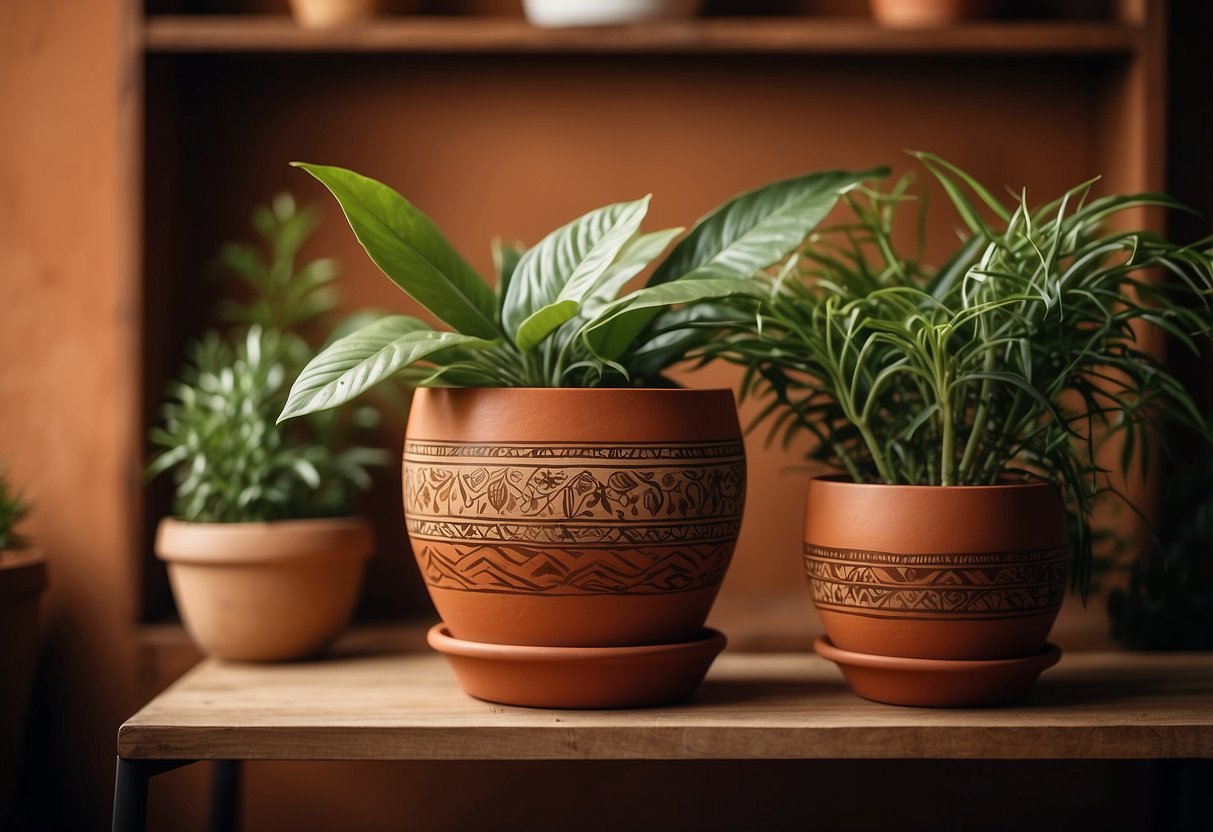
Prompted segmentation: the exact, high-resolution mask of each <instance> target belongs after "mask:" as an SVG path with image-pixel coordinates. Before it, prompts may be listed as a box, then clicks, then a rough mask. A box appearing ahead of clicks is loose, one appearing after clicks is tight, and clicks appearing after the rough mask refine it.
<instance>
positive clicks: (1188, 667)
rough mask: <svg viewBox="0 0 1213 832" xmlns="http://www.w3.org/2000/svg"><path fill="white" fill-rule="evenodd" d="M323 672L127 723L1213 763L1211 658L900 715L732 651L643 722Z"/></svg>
mask: <svg viewBox="0 0 1213 832" xmlns="http://www.w3.org/2000/svg"><path fill="white" fill-rule="evenodd" d="M401 649H402V648H401V646H400V644H399V643H397V644H393V645H392V646H391V648H390V650H391V652H375V651H374V650H369V651H368V650H367V649H366V648H363V649H358V650H347V651H346V652H345V653H344V654H342V653H338V654H337V655H335V656H334V657H333V658H332V659H331V660H328V661H325V662H312V663H299V664H285V665H277V666H271V665H263V666H257V665H242V664H224V663H221V662H216V661H209V660H208V661H205V662H203V663H201V664H200V665H198V666H197V667H196V668H195V669H193V670H192V671H190V672H189V673H187V674H186V675H185V676H184V677H182V678H181V679H180V680H179V681H178V682H177V683H176V684H174V685H173V686H171V687H170V688H169V689H168V690H166V691H165V692H164V693H163V694H161V695H160V696H158V697H156V698H155V699H154V700H152V701H151V702H150V703H149V704H148V705H147V706H146V707H144V708H143V709H142V710H141V711H140V712H139V713H137V714H136V715H135V716H133V717H132V718H131V719H129V720H128V721H127V722H126V724H124V725H123V726H122V728H121V729H120V731H119V735H118V754H119V756H121V757H123V758H125V759H134V760H173V759H176V760H223V759H238V760H759V759H762V760H807V759H868V760H874V759H887V760H895V759H971V760H978V759H988V760H994V759H1002V760H1045V759H1054V760H1064V759H1069V760H1097V759H1103V760H1112V759H1122V760H1123V759H1139V760H1150V759H1203V758H1211V757H1213V707H1210V706H1211V705H1213V657H1210V655H1209V654H1170V655H1160V654H1129V653H1124V652H1118V651H1107V652H1103V651H1096V652H1078V653H1073V654H1071V655H1068V656H1066V657H1064V658H1063V660H1062V663H1061V664H1060V665H1058V667H1056V668H1054V669H1053V670H1050V671H1048V672H1046V674H1045V675H1044V676H1043V677H1042V679H1041V680H1040V682H1039V683H1038V685H1037V688H1036V690H1035V692H1034V693H1033V694H1032V697H1031V698H1030V699H1029V700H1028V701H1027V702H1025V703H1023V704H1022V705H1018V706H1014V707H1006V708H994V709H978V710H931V709H919V708H900V707H894V706H889V705H880V704H876V703H872V702H866V701H864V700H861V699H859V698H857V697H856V696H855V695H854V694H852V693H851V692H850V691H849V690H848V689H847V687H846V685H845V684H844V682H843V680H842V678H841V674H840V673H839V672H838V670H837V669H836V668H835V667H834V666H833V665H831V664H830V663H828V662H826V661H824V660H823V659H820V658H818V657H816V656H813V655H811V654H807V653H795V654H787V653H780V654H748V653H738V652H735V651H732V650H730V651H726V652H725V653H724V654H723V655H722V656H721V657H720V658H719V659H718V660H717V661H716V664H715V665H714V666H713V668H712V670H711V671H710V673H709V675H708V679H707V681H705V683H704V685H703V687H702V688H701V690H700V692H699V694H698V695H697V696H696V698H695V700H694V701H693V702H691V703H688V704H685V705H677V706H671V707H664V708H652V709H643V710H634V711H555V710H542V709H529V708H516V707H508V706H503V705H495V704H491V703H487V702H481V701H479V700H476V699H472V698H471V697H469V696H467V695H466V694H464V693H463V692H462V691H461V690H460V689H459V687H458V685H457V684H456V682H455V679H454V676H453V674H452V673H451V671H450V669H449V668H448V667H447V665H446V662H445V660H444V659H443V658H442V657H441V656H439V655H437V654H434V653H433V652H430V651H428V650H427V649H425V648H424V647H423V646H421V645H419V644H414V646H411V647H406V648H403V652H401Z"/></svg>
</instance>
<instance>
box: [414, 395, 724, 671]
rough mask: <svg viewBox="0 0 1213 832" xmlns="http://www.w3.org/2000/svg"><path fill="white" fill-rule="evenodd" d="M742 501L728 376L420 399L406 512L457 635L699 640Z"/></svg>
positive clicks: (569, 641) (570, 640)
mask: <svg viewBox="0 0 1213 832" xmlns="http://www.w3.org/2000/svg"><path fill="white" fill-rule="evenodd" d="M744 502H745V455H744V447H743V445H742V442H741V433H740V429H739V427H738V423H737V413H736V408H735V405H734V402H733V395H732V393H731V392H730V391H728V390H625V389H589V390H587V389H577V390H570V389H517V388H515V389H510V388H482V389H423V390H418V391H417V394H416V397H415V398H414V400H413V405H412V411H411V414H410V416H409V424H408V432H407V437H406V440H405V450H404V507H405V517H406V519H407V523H408V532H409V536H410V538H411V541H412V546H413V553H414V554H415V556H416V558H417V563H418V566H419V567H420V569H421V573H422V575H423V576H424V577H425V581H426V584H427V585H428V588H429V592H430V596H431V597H432V599H433V601H434V605H435V606H436V607H437V608H438V613H439V614H440V615H441V616H442V619H443V621H444V622H445V623H446V625H447V627H448V628H449V630H450V635H451V636H453V637H455V638H457V639H462V640H468V641H475V642H490V643H495V644H514V645H533V646H561V647H606V646H627V645H639V644H668V643H673V642H682V641H689V640H693V639H698V638H701V637H702V635H703V624H704V619H705V618H706V617H707V614H708V610H709V608H710V607H711V605H712V602H713V600H714V599H715V597H716V593H717V591H718V590H719V588H720V582H721V580H722V579H723V578H724V574H725V570H726V569H727V567H728V565H729V560H730V559H731V557H732V555H733V547H734V544H735V543H736V541H737V533H738V530H739V529H740V526H741V513H742V508H743V505H744Z"/></svg>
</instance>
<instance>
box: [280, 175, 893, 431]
mask: <svg viewBox="0 0 1213 832" xmlns="http://www.w3.org/2000/svg"><path fill="white" fill-rule="evenodd" d="M300 167H303V168H304V169H305V170H306V171H307V172H308V173H310V174H311V175H312V176H314V177H316V178H317V179H319V180H320V181H321V182H322V183H323V184H324V185H325V186H326V187H327V188H328V189H329V190H330V191H331V192H332V193H333V195H334V196H335V197H336V198H337V200H338V202H339V203H340V204H341V207H342V209H343V210H344V211H345V215H346V218H347V219H348V220H349V223H350V226H351V227H352V228H353V230H354V233H355V235H356V236H357V237H358V240H359V241H360V242H361V243H362V245H363V247H364V248H365V249H366V251H367V253H368V254H369V255H370V257H371V259H372V260H373V261H374V262H375V263H376V265H378V266H379V268H380V269H381V270H382V271H383V272H384V274H386V275H387V276H388V277H389V278H390V279H391V280H392V281H393V282H394V283H396V285H398V286H399V287H400V288H401V289H403V290H404V291H405V292H406V293H408V294H409V295H410V296H411V297H412V298H413V299H414V300H416V301H417V302H418V303H420V304H421V305H422V306H423V307H425V308H426V309H427V310H429V311H430V312H431V313H432V314H433V315H434V316H435V317H436V318H438V319H439V320H441V321H443V322H444V323H446V324H447V325H449V326H450V327H452V330H435V329H434V328H433V327H431V326H430V325H429V324H426V323H424V322H423V321H421V320H419V319H417V318H413V317H409V316H406V315H393V316H388V317H384V318H382V319H381V320H378V321H376V322H374V323H373V324H370V325H369V326H367V327H364V328H362V329H359V330H358V331H356V332H354V333H352V334H350V335H348V336H346V337H344V338H340V339H338V340H336V341H334V342H333V343H332V344H331V345H330V346H329V347H328V348H327V349H325V350H323V351H322V352H321V353H320V354H319V355H318V356H316V358H315V359H314V360H313V361H312V362H311V363H310V364H309V365H308V366H307V367H306V368H305V369H304V370H303V372H302V373H301V374H300V376H299V378H298V379H297V380H296V381H295V384H294V386H293V388H292V390H291V395H290V399H289V401H288V402H287V405H286V408H285V409H284V410H283V413H282V417H281V418H283V419H287V418H290V417H293V416H299V415H302V414H307V413H312V412H315V411H319V410H325V409H328V408H333V407H337V406H338V405H341V404H343V403H345V402H347V401H349V400H350V399H353V398H354V397H356V396H358V395H359V394H361V393H362V392H364V391H365V390H367V389H369V388H371V387H373V386H375V385H377V384H379V383H380V382H383V381H385V380H386V379H389V378H398V379H401V380H403V381H405V382H406V383H408V384H412V385H419V386H425V385H452V386H500V387H562V386H563V387H592V386H643V385H666V384H668V382H665V381H664V379H662V378H661V373H662V371H663V370H665V369H666V368H667V367H669V366H670V365H672V364H674V363H676V362H678V361H681V360H682V359H683V357H684V356H685V355H686V354H687V352H688V351H689V350H691V349H693V348H694V347H696V346H698V345H700V344H702V343H703V342H704V341H706V340H708V339H709V338H710V337H712V332H713V327H714V325H715V323H716V320H715V315H716V314H725V315H727V316H729V317H732V316H733V315H734V314H735V313H734V312H732V311H731V310H729V309H728V308H726V307H720V306H712V305H707V304H705V302H706V301H710V300H718V299H720V298H724V297H728V296H731V295H739V294H740V295H754V294H755V293H757V292H759V291H760V287H759V286H758V285H757V284H755V283H754V282H753V281H751V280H750V277H751V276H752V275H753V274H754V273H755V272H756V271H758V270H761V269H764V268H766V267H768V266H770V265H771V264H772V263H775V262H776V261H779V260H781V259H782V258H783V257H785V256H786V255H787V254H788V253H789V252H791V251H792V250H793V249H795V248H796V247H797V246H798V245H799V244H800V243H801V242H802V241H803V240H804V238H805V236H806V235H807V234H808V233H809V231H811V230H812V229H813V228H814V227H815V226H816V225H817V224H818V223H819V222H821V220H823V219H824V218H825V217H826V215H827V214H829V212H830V211H831V210H832V209H833V207H834V205H835V203H836V202H837V200H838V198H839V196H840V195H841V194H843V193H845V192H846V191H848V190H849V189H851V188H854V187H856V186H857V185H858V184H859V183H861V182H862V181H864V180H865V179H868V178H872V177H874V176H880V175H883V173H884V172H883V171H871V172H867V173H849V172H843V171H831V172H827V173H819V174H812V175H809V176H802V177H799V178H795V179H788V180H784V181H781V182H775V183H773V184H770V185H767V186H765V187H762V188H759V189H757V190H755V191H751V192H749V193H745V194H742V195H740V196H738V197H736V198H734V199H732V200H730V201H728V202H726V203H725V204H724V205H722V206H720V207H719V208H717V209H716V210H715V211H713V212H711V213H710V214H708V215H707V216H705V217H704V218H703V219H701V220H700V221H699V222H698V223H697V224H696V225H695V227H694V228H693V229H692V230H691V231H690V233H689V234H687V235H686V237H685V238H684V239H682V240H681V241H680V242H679V243H678V244H677V245H675V246H674V248H673V249H672V250H671V251H670V253H669V255H668V256H667V257H665V258H664V259H663V260H662V261H661V262H660V263H659V264H657V265H656V267H655V269H654V270H653V272H652V274H651V276H650V277H649V279H648V281H647V283H646V285H645V286H644V287H643V288H639V289H636V290H634V291H630V292H626V293H624V290H625V288H626V287H627V285H628V283H629V282H630V281H631V280H632V279H633V278H635V277H636V276H637V275H639V274H640V273H641V272H642V271H643V270H644V269H645V268H646V267H648V266H649V265H650V264H651V263H653V262H654V261H655V260H657V258H658V257H659V256H660V255H661V254H662V252H663V251H665V249H666V248H667V246H669V245H670V243H671V242H673V240H674V239H675V238H676V237H677V236H678V235H679V234H680V233H681V232H682V229H679V228H669V229H665V230H662V231H654V232H650V233H641V231H640V226H641V223H642V221H643V220H644V217H645V214H646V212H647V211H648V206H649V197H645V198H643V199H640V200H636V201H634V202H620V203H616V204H613V205H608V206H606V207H604V208H599V209H597V210H595V211H591V212H589V213H588V214H585V215H584V216H581V217H579V218H577V219H575V220H573V221H572V222H570V223H568V224H567V225H564V226H562V227H561V228H558V229H556V230H555V231H553V232H552V233H551V234H549V235H547V236H546V237H545V238H544V239H543V240H541V241H540V242H539V243H538V244H537V245H535V246H534V247H533V248H531V249H527V250H524V249H523V248H521V247H519V246H501V245H497V246H496V247H495V249H494V259H495V261H496V264H497V285H496V288H495V289H494V288H493V287H491V286H490V285H489V283H487V282H486V281H485V280H484V279H483V278H481V276H480V275H478V274H477V273H476V272H475V271H474V270H473V269H472V267H471V266H470V265H468V263H467V262H466V261H465V260H464V259H463V257H462V256H460V254H459V253H458V252H457V251H456V250H455V249H454V247H452V246H451V244H450V243H449V242H448V241H447V240H446V238H445V237H443V235H442V233H441V232H440V231H439V230H438V228H437V226H435V225H434V223H433V222H432V221H431V220H430V219H429V217H427V216H426V215H425V214H423V213H422V212H421V211H420V210H418V209H417V208H416V207H414V206H413V205H412V204H410V203H409V202H408V201H407V200H406V199H404V197H402V196H400V194H398V193H396V192H395V191H393V190H392V189H391V188H389V187H387V186H386V185H383V184H382V183H380V182H377V181H375V180H373V179H369V178H367V177H365V176H361V175H360V174H357V173H354V172H352V171H348V170H344V169H342V168H336V167H326V166H322V165H310V164H301V165H300ZM621 293H622V294H621Z"/></svg>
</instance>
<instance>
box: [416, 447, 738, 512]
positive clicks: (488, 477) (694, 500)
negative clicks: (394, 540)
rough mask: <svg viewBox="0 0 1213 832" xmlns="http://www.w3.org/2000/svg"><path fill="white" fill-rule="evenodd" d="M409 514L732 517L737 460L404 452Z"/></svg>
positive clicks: (735, 496)
mask: <svg viewBox="0 0 1213 832" xmlns="http://www.w3.org/2000/svg"><path fill="white" fill-rule="evenodd" d="M404 489H405V505H406V506H407V507H408V514H409V516H410V517H411V518H421V517H426V518H441V519H461V518H475V519H478V520H485V519H494V520H520V519H535V520H548V521H569V522H585V521H601V520H611V521H615V522H619V521H623V522H630V521H634V522H638V523H648V522H651V521H654V520H675V519H685V520H696V519H717V520H720V519H726V518H736V519H740V517H741V509H742V500H743V497H744V490H745V462H744V461H742V460H737V461H725V462H720V463H714V462H696V463H684V464H682V465H668V464H667V465H663V466H660V467H658V466H651V465H647V466H643V467H640V466H637V467H628V468H619V467H615V466H612V465H607V466H592V465H587V464H585V463H584V462H582V461H581V460H573V459H568V460H565V464H559V465H557V464H523V463H514V464H477V463H472V464H466V463H465V464H444V463H435V462H428V461H421V460H417V459H415V458H411V457H406V458H405V465H404Z"/></svg>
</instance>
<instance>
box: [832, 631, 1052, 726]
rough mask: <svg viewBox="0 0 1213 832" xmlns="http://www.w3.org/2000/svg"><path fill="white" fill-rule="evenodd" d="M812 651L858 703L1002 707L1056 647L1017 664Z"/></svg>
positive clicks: (1026, 686) (1024, 690)
mask: <svg viewBox="0 0 1213 832" xmlns="http://www.w3.org/2000/svg"><path fill="white" fill-rule="evenodd" d="M813 649H814V650H816V651H817V655H819V656H821V657H822V658H823V659H828V660H829V661H832V662H834V663H835V664H836V665H838V666H839V667H840V668H841V669H842V675H843V676H845V677H846V680H847V683H848V684H849V685H850V686H851V690H853V691H855V693H857V694H859V695H860V696H862V697H863V698H864V699H871V700H872V701H874V702H884V703H886V704H889V705H915V706H918V707H925V708H973V707H979V706H983V705H1005V704H1008V703H1010V702H1017V701H1019V700H1020V699H1023V698H1025V697H1026V696H1027V695H1028V694H1029V693H1030V692H1031V691H1032V686H1033V685H1035V684H1036V679H1037V678H1038V677H1039V676H1040V674H1041V673H1042V672H1044V671H1045V670H1047V669H1048V668H1050V667H1052V666H1053V665H1055V664H1057V662H1058V660H1059V659H1061V648H1060V647H1058V646H1057V645H1056V644H1051V643H1050V644H1046V645H1045V646H1044V649H1042V650H1041V651H1040V652H1039V653H1035V654H1033V655H1031V656H1025V657H1024V658H1022V659H994V660H972V661H955V660H947V659H906V658H901V657H900V656H877V655H873V654H871V653H853V652H851V651H850V650H841V649H839V648H837V647H835V646H834V645H833V644H832V643H831V642H830V639H829V638H828V637H827V636H818V637H817V640H816V641H814V642H813Z"/></svg>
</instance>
